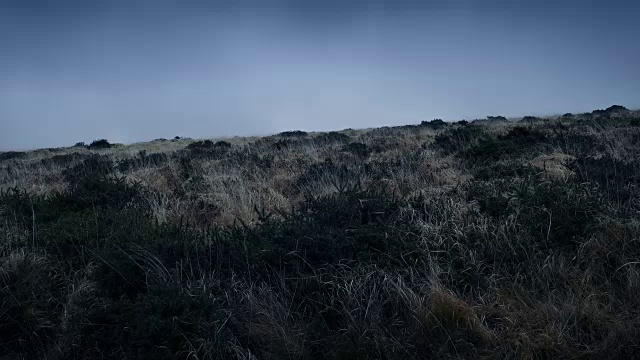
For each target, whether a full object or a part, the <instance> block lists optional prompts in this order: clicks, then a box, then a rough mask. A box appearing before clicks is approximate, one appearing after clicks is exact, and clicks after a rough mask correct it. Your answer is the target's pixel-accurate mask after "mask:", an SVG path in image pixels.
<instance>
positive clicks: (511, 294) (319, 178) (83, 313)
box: [0, 106, 640, 359]
mask: <svg viewBox="0 0 640 360" xmlns="http://www.w3.org/2000/svg"><path fill="white" fill-rule="evenodd" d="M0 189H1V193H0V358H7V359H20V358H23V359H32V358H44V359H84V358H105V359H119V358H122V359H125V358H126V359H133V358H149V359H173V358H180V359H185V358H189V359H425V358H431V357H434V358H459V359H471V358H491V359H493V358H497V359H511V358H524V359H537V358H593V359H599V358H632V357H637V356H640V113H639V112H637V111H629V110H626V109H624V108H622V107H620V106H612V107H610V108H608V109H606V110H596V111H594V112H592V113H586V114H577V115H571V114H565V115H563V116H557V117H550V118H536V117H530V116H529V117H525V118H523V119H518V120H514V119H511V120H507V119H504V118H502V117H489V118H487V119H485V120H481V121H473V122H466V121H461V122H456V123H446V122H443V121H440V120H434V121H427V122H423V123H421V124H418V125H407V126H400V127H383V128H376V129H368V130H351V129H348V130H343V131H337V132H327V133H306V132H302V131H289V132H284V133H280V134H278V135H274V136H267V137H254V138H230V139H224V140H214V141H210V140H208V141H207V140H205V141H194V140H190V139H171V140H165V139H158V140H155V141H153V142H149V143H139V144H133V145H127V146H125V145H118V144H115V145H114V144H109V142H108V141H96V142H94V143H92V144H90V145H88V146H87V145H84V144H82V143H79V144H76V146H73V147H68V148H56V149H42V150H36V151H29V152H4V153H0Z"/></svg>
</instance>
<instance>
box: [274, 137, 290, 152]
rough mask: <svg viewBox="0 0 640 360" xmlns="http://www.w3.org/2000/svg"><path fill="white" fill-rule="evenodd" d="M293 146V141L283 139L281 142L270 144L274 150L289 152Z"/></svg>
mask: <svg viewBox="0 0 640 360" xmlns="http://www.w3.org/2000/svg"><path fill="white" fill-rule="evenodd" d="M294 144H295V142H294V141H291V140H288V139H283V140H278V141H276V142H274V143H273V144H271V147H273V148H274V149H276V150H289V148H290V147H292V146H293V145H294Z"/></svg>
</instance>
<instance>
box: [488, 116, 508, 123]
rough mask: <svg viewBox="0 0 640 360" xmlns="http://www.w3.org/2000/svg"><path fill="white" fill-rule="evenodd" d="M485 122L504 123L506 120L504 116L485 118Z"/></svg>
mask: <svg viewBox="0 0 640 360" xmlns="http://www.w3.org/2000/svg"><path fill="white" fill-rule="evenodd" d="M487 120H488V121H490V122H505V121H507V118H506V117H504V116H487Z"/></svg>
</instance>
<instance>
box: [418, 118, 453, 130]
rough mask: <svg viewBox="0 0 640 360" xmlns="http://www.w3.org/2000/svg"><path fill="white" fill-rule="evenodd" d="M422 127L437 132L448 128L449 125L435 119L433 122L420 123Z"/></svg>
mask: <svg viewBox="0 0 640 360" xmlns="http://www.w3.org/2000/svg"><path fill="white" fill-rule="evenodd" d="M420 126H423V127H427V128H430V129H434V130H437V129H442V128H445V127H447V123H446V122H444V121H442V119H433V120H431V121H423V122H422V123H420Z"/></svg>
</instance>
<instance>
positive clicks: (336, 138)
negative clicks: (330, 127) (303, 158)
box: [313, 131, 351, 145]
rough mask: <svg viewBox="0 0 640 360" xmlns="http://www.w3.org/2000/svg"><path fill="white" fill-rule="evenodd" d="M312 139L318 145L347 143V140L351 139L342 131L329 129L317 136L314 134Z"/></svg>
mask: <svg viewBox="0 0 640 360" xmlns="http://www.w3.org/2000/svg"><path fill="white" fill-rule="evenodd" d="M313 140H314V141H315V142H316V143H317V144H320V145H324V144H333V143H343V144H344V143H348V142H349V141H351V138H350V137H349V135H345V134H342V133H339V132H337V131H331V132H327V133H322V134H320V135H318V136H316V137H315V138H313Z"/></svg>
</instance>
